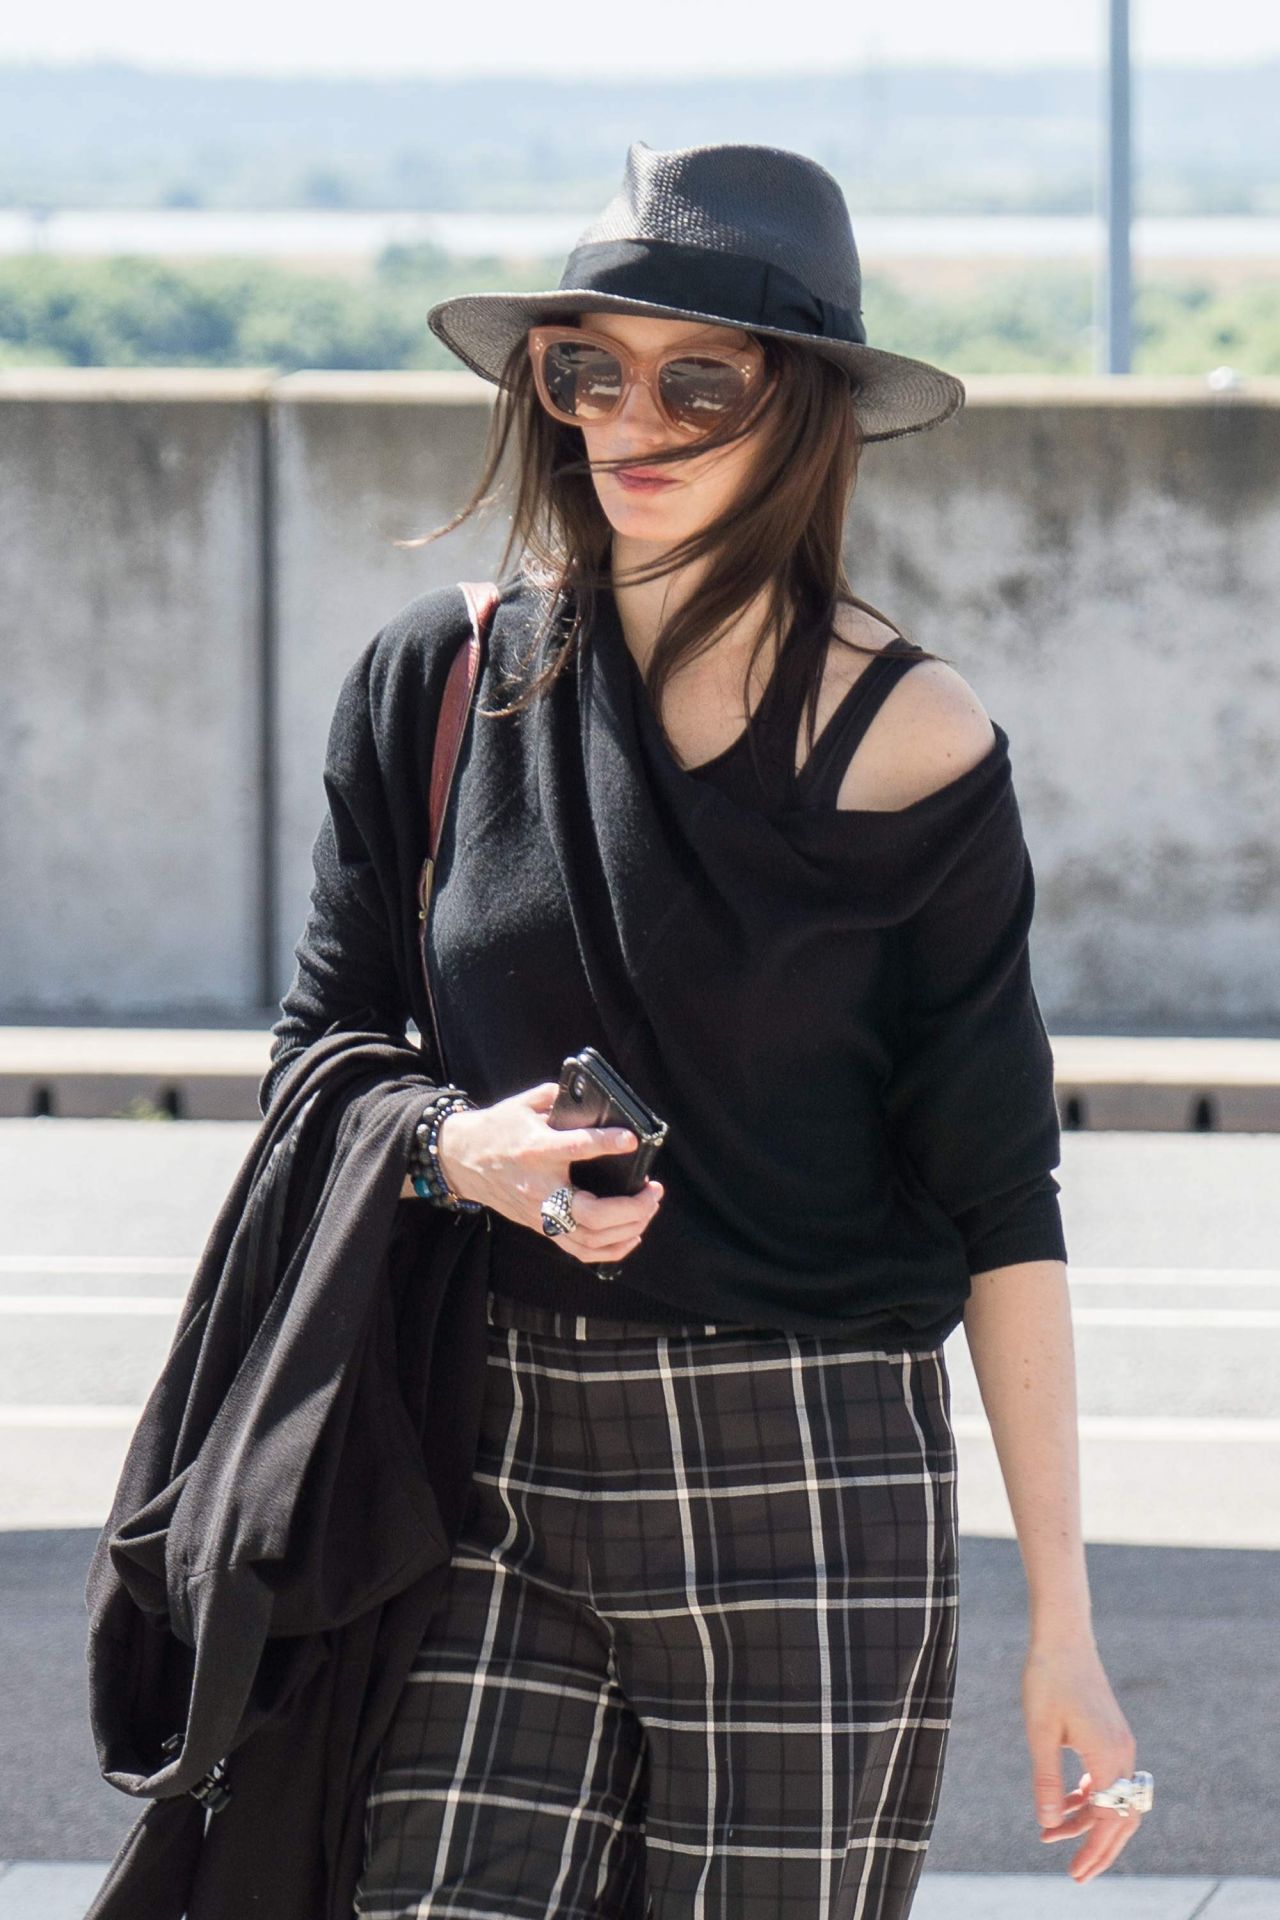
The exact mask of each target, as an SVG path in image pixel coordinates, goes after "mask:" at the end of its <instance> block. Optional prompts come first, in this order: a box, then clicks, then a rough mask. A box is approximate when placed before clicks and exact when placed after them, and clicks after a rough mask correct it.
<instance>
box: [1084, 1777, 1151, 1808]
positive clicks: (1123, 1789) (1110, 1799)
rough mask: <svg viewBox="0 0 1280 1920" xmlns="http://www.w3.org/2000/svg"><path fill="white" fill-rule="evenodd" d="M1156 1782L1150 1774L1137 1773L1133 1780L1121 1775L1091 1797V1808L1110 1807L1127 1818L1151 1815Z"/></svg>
mask: <svg viewBox="0 0 1280 1920" xmlns="http://www.w3.org/2000/svg"><path fill="white" fill-rule="evenodd" d="M1155 1784H1156V1783H1155V1781H1154V1779H1153V1778H1152V1776H1151V1775H1150V1774H1149V1773H1135V1774H1134V1776H1133V1778H1132V1780H1131V1779H1129V1778H1128V1776H1127V1775H1125V1774H1121V1776H1120V1778H1119V1779H1118V1780H1113V1781H1112V1782H1111V1785H1110V1786H1109V1787H1101V1788H1099V1790H1098V1792H1097V1793H1091V1794H1090V1795H1089V1805H1090V1806H1091V1807H1110V1808H1111V1809H1112V1811H1113V1812H1115V1813H1122V1814H1124V1815H1125V1817H1126V1818H1128V1816H1129V1815H1130V1814H1131V1813H1150V1811H1151V1808H1152V1806H1153V1804H1154V1801H1155Z"/></svg>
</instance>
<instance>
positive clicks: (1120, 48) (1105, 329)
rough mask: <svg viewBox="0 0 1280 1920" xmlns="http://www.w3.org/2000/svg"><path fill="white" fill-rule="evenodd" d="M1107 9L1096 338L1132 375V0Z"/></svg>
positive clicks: (1109, 2) (1108, 366) (1117, 368)
mask: <svg viewBox="0 0 1280 1920" xmlns="http://www.w3.org/2000/svg"><path fill="white" fill-rule="evenodd" d="M1106 8H1107V80H1106V108H1107V120H1106V140H1105V148H1106V152H1105V158H1104V162H1103V183H1102V187H1103V192H1102V198H1103V217H1104V220H1105V223H1106V245H1105V251H1104V256H1103V267H1102V275H1101V285H1100V287H1099V289H1098V296H1099V297H1098V311H1099V326H1098V328H1097V335H1096V337H1097V342H1098V358H1099V361H1100V371H1102V372H1104V373H1129V372H1130V371H1131V370H1132V369H1131V352H1132V342H1131V320H1132V307H1133V275H1132V263H1131V255H1130V228H1131V224H1132V219H1133V194H1132V172H1133V155H1132V132H1131V116H1130V59H1129V0H1106Z"/></svg>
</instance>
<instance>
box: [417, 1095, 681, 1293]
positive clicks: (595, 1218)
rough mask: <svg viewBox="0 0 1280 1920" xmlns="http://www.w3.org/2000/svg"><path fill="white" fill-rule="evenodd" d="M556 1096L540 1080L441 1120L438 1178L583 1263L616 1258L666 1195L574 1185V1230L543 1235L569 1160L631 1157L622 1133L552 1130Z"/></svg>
mask: <svg viewBox="0 0 1280 1920" xmlns="http://www.w3.org/2000/svg"><path fill="white" fill-rule="evenodd" d="M558 1091H559V1088H558V1085H557V1082H556V1081H554V1080H544V1081H542V1082H541V1083H540V1084H539V1085H538V1086H536V1087H528V1088H526V1089H525V1091H524V1092H523V1093H513V1094H511V1095H510V1096H509V1097H508V1098H507V1099H505V1100H496V1101H495V1102H494V1103H493V1105H492V1106H490V1107H472V1108H469V1109H466V1110H464V1111H462V1112H456V1113H451V1114H448V1115H447V1116H446V1118H445V1119H444V1120H442V1121H441V1123H440V1128H439V1131H438V1132H437V1134H436V1152H437V1157H438V1158H439V1161H440V1165H441V1168H442V1169H443V1172H444V1176H445V1178H446V1180H448V1182H449V1185H450V1186H451V1187H452V1188H453V1190H454V1192H455V1193H456V1194H458V1195H459V1196H460V1198H461V1199H463V1200H478V1201H479V1202H480V1204H481V1205H482V1206H485V1207H493V1208H494V1209H495V1210H496V1211H497V1212H498V1213H501V1214H503V1215H504V1216H505V1217H506V1218H507V1219H508V1220H514V1221H515V1222H516V1224H517V1225H518V1226H522V1227H531V1228H532V1229H533V1231H534V1232H535V1233H537V1234H540V1235H542V1237H543V1238H544V1239H545V1238H550V1239H552V1240H553V1241H554V1244H555V1245H556V1246H557V1247H560V1248H562V1249H563V1250H564V1252H565V1253H569V1254H572V1255H574V1256H575V1258H577V1259H579V1260H581V1261H582V1262H583V1264H584V1265H586V1266H594V1265H595V1264H596V1263H597V1262H598V1261H606V1260H621V1259H623V1258H624V1257H625V1256H626V1255H627V1254H629V1253H633V1252H634V1251H635V1249H636V1248H637V1247H638V1246H639V1244H640V1241H641V1239H642V1237H643V1235H644V1230H645V1228H646V1227H647V1226H648V1224H649V1222H650V1221H651V1220H652V1219H653V1216H654V1214H655V1213H656V1212H657V1211H658V1207H659V1205H660V1203H661V1201H662V1196H663V1193H664V1191H665V1189H664V1188H663V1185H662V1182H661V1181H660V1180H648V1181H646V1182H645V1185H644V1186H643V1187H642V1188H641V1189H640V1191H639V1193H630V1194H621V1193H619V1194H599V1193H589V1192H588V1191H587V1190H586V1188H584V1187H573V1214H574V1218H575V1219H576V1221H577V1222H578V1225H577V1227H576V1228H575V1229H574V1231H573V1232H572V1233H565V1234H556V1235H550V1236H548V1235H545V1234H543V1230H542V1215H541V1212H540V1208H541V1206H542V1203H543V1201H544V1200H545V1199H546V1197H547V1195H548V1194H549V1193H553V1192H554V1191H555V1189H556V1188H557V1187H565V1186H571V1185H572V1183H571V1181H570V1179H569V1163H570V1162H571V1161H573V1160H588V1159H593V1158H594V1157H595V1156H596V1155H597V1154H602V1153H629V1152H631V1151H632V1150H633V1149H634V1147H635V1145H636V1137H635V1135H634V1133H631V1132H630V1131H629V1130H628V1129H627V1128H625V1127H623V1128H621V1129H619V1128H617V1127H553V1126H550V1125H548V1123H547V1121H546V1119H545V1118H544V1116H545V1115H546V1114H547V1112H548V1111H549V1110H550V1108H551V1106H552V1103H553V1102H554V1100H555V1097H556V1094H557V1092H558Z"/></svg>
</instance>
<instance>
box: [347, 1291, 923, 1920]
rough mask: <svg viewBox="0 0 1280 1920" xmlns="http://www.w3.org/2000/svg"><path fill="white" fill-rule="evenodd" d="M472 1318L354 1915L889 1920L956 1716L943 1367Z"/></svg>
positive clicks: (767, 1342) (776, 1343)
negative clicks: (474, 1374)
mask: <svg viewBox="0 0 1280 1920" xmlns="http://www.w3.org/2000/svg"><path fill="white" fill-rule="evenodd" d="M488 1314H489V1327H488V1341H489V1345H488V1358H487V1366H488V1371H487V1376H486V1389H485V1401H484V1410H483V1416H482V1424H481V1435H480V1442H479V1450H478V1455H477V1459H476V1466H475V1475H474V1484H473V1489H472V1495H471V1501H470V1505H469V1508H468V1512H467V1515H466V1518H465V1521H464V1524H463V1528H462V1531H461V1534H460V1536H459V1538H458V1540H457V1542H456V1546H455V1552H454V1557H453V1562H452V1565H451V1567H450V1569H449V1572H448V1575H447V1579H446V1584H445V1587H444V1590H443V1593H442V1597H441V1600H440V1602H439V1606H438V1608H437V1611H436V1612H435V1613H434V1614H433V1615H432V1618H431V1621H430V1623H429V1626H428V1628H427V1631H426V1633H425V1635H424V1638H423V1642H422V1645H421V1647H420V1648H419V1650H418V1654H417V1656H416V1659H415V1663H414V1666H413V1668H412V1670H411V1673H410V1675H409V1678H408V1680H407V1682H406V1685H405V1687H404V1688H403V1691H402V1693H401V1696H400V1699H399V1701H398V1702H397V1706H396V1709H395V1712H394V1714H393V1717H392V1721H391V1723H390V1725H389V1727H388V1730H387V1733H386V1735H385V1738H384V1740H383V1743H382V1746H381V1748H380V1749H379V1753H378V1756H377V1760H376V1763H375V1768H374V1774H373V1778H372V1781H371V1785H370V1790H369V1797H368V1804H367V1810H366V1818H365V1857H364V1865H363V1871H362V1874H361V1878H360V1881H359V1883H358V1887H357V1891H356V1904H355V1912H356V1914H358V1915H360V1916H365V1917H366V1920H427V1917H428V1916H430V1917H431V1920H444V1916H449V1920H495V1917H497V1916H500V1917H501V1920H551V1917H552V1916H554V1917H555V1920H900V1916H903V1915H906V1914H907V1913H909V1911H910V1908H911V1904H912V1900H913V1898H914V1895H915V1889H916V1886H917V1883H918V1880H919V1876H920V1871H921V1868H922V1866H923V1864H924V1856H925V1852H926V1849H927V1847H928V1844H929V1839H930V1835H931V1833H932V1829H933V1823H934V1816H935V1812H936V1808H937V1802H938V1796H939V1791H940V1788H941V1781H942V1766H943V1759H944V1755H945V1752H946V1745H947V1736H948V1730H949V1728H950V1724H951V1707H952V1698H953V1693H954V1679H955V1655H956V1623H957V1603H958V1598H959V1579H958V1567H957V1560H958V1539H957V1527H956V1504H955V1468H956V1459H955V1443H954V1436H953V1434H952V1430H951V1422H950V1386H949V1382H948V1378H947V1373H946V1367H945V1362H944V1357H943V1349H942V1348H941V1347H937V1348H935V1349H932V1350H929V1351H925V1352H911V1351H907V1350H902V1351H898V1350H893V1351H891V1350H887V1349H885V1348H875V1349H871V1350H862V1351H859V1350H858V1349H856V1348H855V1347H854V1346H853V1345H851V1344H850V1343H848V1342H846V1341H844V1340H842V1339H840V1338H831V1337H825V1336H823V1337H811V1336H805V1335H802V1336H797V1335H793V1334H789V1333H783V1332H780V1331H777V1330H770V1329H759V1328H750V1327H740V1326H736V1325H734V1326H725V1325H720V1326H716V1325H706V1324H698V1325H693V1326H688V1327H677V1328H674V1329H673V1328H671V1327H659V1326H658V1325H656V1324H650V1323H647V1322H638V1321H628V1320H603V1319H599V1318H595V1317H592V1318H585V1317H583V1316H580V1315H574V1314H572V1313H569V1312H565V1311H562V1310H555V1309H550V1308H544V1307H534V1306H529V1305H526V1304H523V1303H521V1302H518V1301H514V1300H511V1299H508V1298H506V1297H503V1296H500V1295H497V1294H494V1293H490V1295H489V1305H488Z"/></svg>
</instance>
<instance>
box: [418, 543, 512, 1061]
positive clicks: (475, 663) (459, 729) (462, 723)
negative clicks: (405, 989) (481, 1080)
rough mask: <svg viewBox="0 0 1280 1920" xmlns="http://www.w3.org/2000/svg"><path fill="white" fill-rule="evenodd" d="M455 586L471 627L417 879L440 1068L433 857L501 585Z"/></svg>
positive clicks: (453, 676)
mask: <svg viewBox="0 0 1280 1920" xmlns="http://www.w3.org/2000/svg"><path fill="white" fill-rule="evenodd" d="M458 585H459V586H460V587H461V589H462V591H463V593H464V595H465V596H466V602H467V611H468V612H469V614H470V615H471V631H470V633H469V634H468V635H467V637H466V639H465V640H464V641H463V643H462V645H461V646H460V647H459V648H458V651H457V653H456V654H455V655H454V657H453V659H452V660H451V661H450V663H449V673H448V677H447V678H446V680H445V685H444V694H443V697H442V699H441V702H440V716H439V719H438V720H437V722H436V737H435V741H434V743H433V746H432V751H431V788H430V792H429V795H428V800H427V824H428V841H427V844H428V853H427V857H426V859H425V860H424V861H423V863H422V872H421V874H420V875H419V878H418V922H419V948H420V951H421V955H422V977H423V980H424V982H425V985H426V989H427V1004H428V1005H429V1006H430V1008H431V1021H432V1025H433V1026H434V1028H435V1042H436V1053H437V1055H438V1057H439V1060H440V1065H441V1068H442V1070H443V1069H444V1051H443V1049H442V1047H441V1045H440V1028H439V1022H438V1021H437V1019H436V1008H435V999H434V997H433V995H432V992H431V972H430V969H429V967H428V966H427V924H426V923H427V915H428V913H429V912H430V910H431V888H432V883H433V882H434V880H435V871H436V856H437V854H438V853H439V851H440V836H441V834H442V833H443V832H444V821H445V814H446V812H447V811H448V806H449V795H450V793H451V792H452V789H453V780H454V775H455V773H456V772H457V767H458V756H459V754H460V753H461V751H462V741H463V736H464V735H465V733H466V730H467V719H468V716H469V714H470V712H471V703H472V700H473V699H474V697H475V690H476V684H477V682H478V681H479V678H480V669H481V667H482V666H483V665H484V647H485V640H486V638H487V636H488V632H489V628H490V625H491V624H492V621H493V616H494V614H495V612H496V611H497V607H498V602H499V601H500V599H501V598H502V593H501V589H500V588H499V587H498V586H497V585H496V584H495V583H494V582H493V581H492V580H482V581H476V580H460V581H459V582H458Z"/></svg>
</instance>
